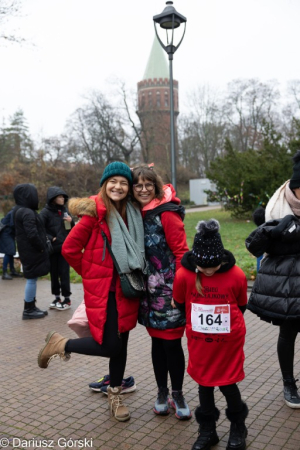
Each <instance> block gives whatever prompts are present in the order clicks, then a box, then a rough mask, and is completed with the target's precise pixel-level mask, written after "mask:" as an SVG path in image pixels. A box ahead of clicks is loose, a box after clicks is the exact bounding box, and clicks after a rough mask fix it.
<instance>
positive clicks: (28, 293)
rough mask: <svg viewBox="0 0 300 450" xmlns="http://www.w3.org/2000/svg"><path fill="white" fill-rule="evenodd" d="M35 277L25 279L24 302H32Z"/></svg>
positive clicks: (34, 293) (34, 291)
mask: <svg viewBox="0 0 300 450" xmlns="http://www.w3.org/2000/svg"><path fill="white" fill-rule="evenodd" d="M36 283H37V278H30V279H27V280H26V286H25V302H32V301H33V300H34V299H35V296H36Z"/></svg>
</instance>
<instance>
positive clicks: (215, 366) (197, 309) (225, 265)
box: [173, 219, 248, 450]
mask: <svg viewBox="0 0 300 450" xmlns="http://www.w3.org/2000/svg"><path fill="white" fill-rule="evenodd" d="M196 230H197V234H196V235H195V239H194V244H193V249H192V251H189V252H187V253H185V255H184V256H183V258H182V267H181V268H180V269H179V270H178V271H177V273H176V276H175V280H174V287H173V298H174V306H177V307H178V308H180V307H181V308H182V306H183V305H184V304H185V310H186V322H187V323H186V335H187V339H188V350H189V364H188V369H187V371H188V373H189V374H190V376H191V377H192V378H193V379H194V380H195V381H196V382H197V383H198V384H199V399H200V406H198V407H197V409H196V411H195V417H196V420H197V422H198V423H199V425H200V426H199V436H198V438H197V440H196V442H195V443H194V445H193V448H192V450H209V449H210V447H211V446H213V445H216V444H217V443H218V442H219V438H218V435H217V433H216V422H217V420H218V418H219V414H220V413H219V410H218V409H217V408H216V406H215V401H214V387H215V386H219V388H220V391H221V392H222V394H223V395H224V396H225V398H226V402H227V409H226V416H227V418H228V419H229V421H230V422H231V427H230V435H229V440H228V445H227V450H233V449H235V450H244V449H245V448H246V442H245V439H246V437H247V429H246V426H245V419H246V417H247V415H248V408H247V405H246V404H245V403H244V402H243V401H242V399H241V394H240V391H239V388H238V386H237V384H236V383H237V382H239V381H241V380H243V379H244V377H245V374H244V369H243V363H244V359H245V357H244V351H243V346H244V342H245V334H246V328H245V322H244V317H243V313H244V312H245V309H246V304H247V280H246V277H245V274H244V273H243V271H242V270H241V269H240V268H239V267H237V266H236V265H235V258H234V256H233V255H232V253H231V252H229V251H228V250H224V247H223V244H222V240H221V236H220V234H219V222H218V221H217V220H215V219H211V220H209V221H207V222H205V221H201V222H199V223H198V225H197V227H196Z"/></svg>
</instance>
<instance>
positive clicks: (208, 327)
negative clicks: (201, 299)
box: [191, 303, 230, 333]
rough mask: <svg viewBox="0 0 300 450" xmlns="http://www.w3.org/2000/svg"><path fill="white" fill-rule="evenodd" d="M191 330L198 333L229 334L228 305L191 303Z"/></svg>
mask: <svg viewBox="0 0 300 450" xmlns="http://www.w3.org/2000/svg"><path fill="white" fill-rule="evenodd" d="M191 306H192V308H191V315H192V317H191V320H192V330H193V331H198V333H230V305H199V303H192V305H191Z"/></svg>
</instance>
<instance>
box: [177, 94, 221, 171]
mask: <svg viewBox="0 0 300 450" xmlns="http://www.w3.org/2000/svg"><path fill="white" fill-rule="evenodd" d="M189 107H190V110H191V113H190V114H189V115H188V116H183V117H182V118H181V119H180V121H179V137H180V144H179V152H180V160H181V163H182V164H183V166H184V167H186V168H187V169H189V170H190V171H192V172H194V173H195V175H197V176H198V177H200V178H202V177H205V173H206V171H207V170H208V169H209V166H210V163H211V161H213V160H214V159H215V157H216V156H219V155H220V154H221V153H222V148H223V141H224V137H225V123H224V120H223V117H222V103H221V98H220V95H219V93H218V92H217V91H213V90H212V89H211V88H210V87H209V86H201V87H198V88H197V89H196V90H195V91H193V92H192V94H191V95H190V101H189Z"/></svg>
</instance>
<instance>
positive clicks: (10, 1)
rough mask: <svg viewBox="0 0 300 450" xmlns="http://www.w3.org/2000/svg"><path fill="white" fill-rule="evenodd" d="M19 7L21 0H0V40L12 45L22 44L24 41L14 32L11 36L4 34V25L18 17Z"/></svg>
mask: <svg viewBox="0 0 300 450" xmlns="http://www.w3.org/2000/svg"><path fill="white" fill-rule="evenodd" d="M21 6H22V2H21V0H0V27H1V32H0V39H3V40H5V41H9V42H14V43H21V42H24V39H23V38H21V37H20V36H18V35H17V34H16V33H15V32H13V34H9V33H6V32H5V26H6V24H7V23H8V22H10V21H11V19H12V18H13V17H16V16H19V14H20V11H21Z"/></svg>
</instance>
